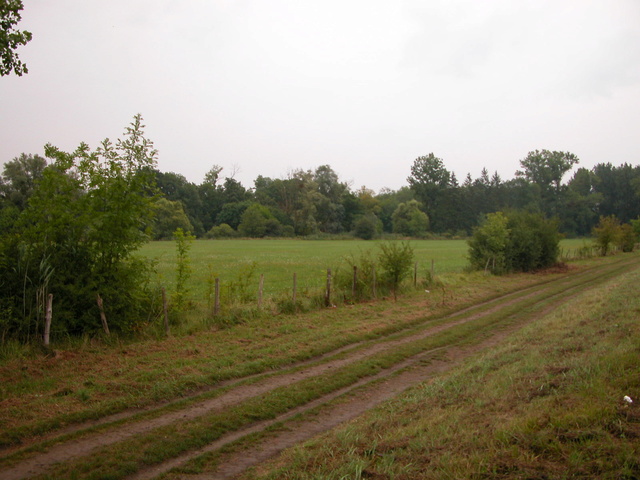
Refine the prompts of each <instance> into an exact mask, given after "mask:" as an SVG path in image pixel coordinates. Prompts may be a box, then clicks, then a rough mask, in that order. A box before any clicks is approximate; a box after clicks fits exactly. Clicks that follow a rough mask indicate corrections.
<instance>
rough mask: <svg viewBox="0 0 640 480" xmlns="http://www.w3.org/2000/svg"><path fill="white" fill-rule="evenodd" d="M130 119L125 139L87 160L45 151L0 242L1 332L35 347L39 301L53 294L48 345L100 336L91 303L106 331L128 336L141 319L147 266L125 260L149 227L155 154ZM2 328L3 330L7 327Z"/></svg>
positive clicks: (84, 153) (81, 150)
mask: <svg viewBox="0 0 640 480" xmlns="http://www.w3.org/2000/svg"><path fill="white" fill-rule="evenodd" d="M141 120H142V119H141V117H140V116H139V115H138V116H136V117H135V118H134V121H133V122H132V124H131V125H130V127H128V128H127V129H126V137H125V138H124V139H123V140H118V141H117V142H116V143H115V144H112V143H111V142H110V141H109V140H104V141H103V142H102V144H101V145H100V147H98V149H97V150H96V151H91V150H90V149H89V147H88V146H87V145H86V144H84V143H82V144H81V145H80V146H79V147H78V148H77V149H76V150H75V151H74V152H72V153H66V152H63V151H60V150H59V149H57V148H56V147H53V146H51V145H47V146H46V147H45V152H46V155H47V157H49V158H51V159H53V160H54V163H53V164H52V165H50V166H49V167H47V168H46V169H45V170H44V172H43V175H42V178H41V179H40V180H39V182H38V183H37V185H36V187H35V189H34V191H33V195H32V196H31V198H30V201H29V205H28V207H27V208H26V209H25V210H24V211H23V212H21V213H20V216H19V218H18V219H17V220H16V222H15V224H14V225H13V229H12V230H13V231H12V232H9V233H7V232H3V233H4V235H3V236H2V237H1V238H0V278H2V282H3V285H2V290H1V291H0V305H1V306H2V308H3V310H4V311H10V312H11V317H10V318H9V320H8V322H7V321H6V320H5V321H3V328H5V331H8V332H9V333H8V334H9V335H10V336H12V337H14V338H19V339H22V340H29V339H31V338H35V337H39V336H40V335H41V334H42V326H43V321H42V320H43V299H44V298H46V296H47V295H48V294H49V293H52V294H53V302H54V303H53V312H54V319H53V323H52V327H51V328H52V330H51V333H52V336H55V335H69V334H71V335H76V334H82V333H85V332H92V331H95V330H97V329H99V328H100V327H101V323H100V315H99V311H98V307H97V304H96V297H97V295H98V294H99V295H100V296H101V297H102V299H103V300H104V309H105V312H106V315H107V319H108V322H109V327H110V329H111V330H112V331H113V330H120V331H132V330H135V329H136V324H137V323H139V322H144V321H146V319H147V318H148V315H145V314H144V312H143V311H142V309H146V308H147V307H148V305H149V304H150V297H149V295H150V294H149V290H148V278H149V276H148V274H149V272H150V264H149V263H147V262H145V261H143V260H141V259H139V258H136V257H135V256H134V255H133V253H134V252H135V251H136V250H137V249H138V248H139V247H140V245H141V244H142V243H143V242H145V241H146V240H147V239H148V233H149V231H150V226H151V223H152V219H153V193H154V183H153V174H152V168H153V167H154V166H155V163H156V160H155V157H156V151H155V150H154V149H153V143H152V142H150V141H149V140H147V139H146V138H145V137H144V134H143V125H142V124H141ZM7 323H8V325H7Z"/></svg>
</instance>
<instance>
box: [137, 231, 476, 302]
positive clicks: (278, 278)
mask: <svg viewBox="0 0 640 480" xmlns="http://www.w3.org/2000/svg"><path fill="white" fill-rule="evenodd" d="M379 243H380V242H377V241H364V240H296V239H283V240H280V239H279V240H196V241H194V242H193V244H192V247H191V251H190V256H191V264H192V269H193V273H192V277H191V281H190V286H191V287H192V292H193V296H194V300H195V301H198V297H199V296H203V298H206V294H207V291H208V288H209V285H210V282H211V279H212V278H215V277H219V278H220V282H221V283H222V284H224V283H225V282H229V281H235V280H236V279H237V278H238V276H240V275H242V272H246V271H247V270H248V269H250V267H251V265H252V264H254V263H255V270H254V274H253V277H252V283H253V284H255V285H256V289H257V285H258V279H259V277H260V275H261V274H263V275H264V292H265V295H273V294H278V293H281V292H282V291H286V290H288V289H291V288H292V284H293V274H294V273H295V274H296V276H297V284H298V286H299V288H301V289H309V290H312V289H316V288H323V286H324V285H325V282H326V275H327V269H329V268H330V269H331V270H332V272H334V274H335V272H336V271H337V270H338V269H346V268H349V267H348V263H347V262H346V260H345V259H346V258H347V257H349V256H355V257H356V258H358V257H360V256H361V255H362V254H363V253H364V252H366V251H371V252H372V253H373V254H374V255H377V254H378V251H379V247H378V245H379ZM411 245H412V247H413V248H414V252H415V259H416V261H417V262H418V268H419V272H420V275H421V276H424V274H426V272H427V271H430V270H431V265H432V261H433V266H434V272H435V273H436V274H442V273H448V272H460V271H462V270H463V269H464V267H465V265H466V262H467V260H466V257H465V256H466V254H467V244H466V242H465V241H464V240H412V241H411ZM141 253H142V254H143V255H145V256H147V257H149V258H152V259H154V260H155V261H156V262H157V265H156V268H157V273H158V277H157V279H158V282H159V283H161V284H162V285H165V286H166V287H167V288H168V289H169V290H171V289H172V288H174V285H175V265H176V248H175V243H174V242H152V243H149V244H147V245H145V246H144V247H143V248H142V250H141Z"/></svg>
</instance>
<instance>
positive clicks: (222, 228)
mask: <svg viewBox="0 0 640 480" xmlns="http://www.w3.org/2000/svg"><path fill="white" fill-rule="evenodd" d="M237 236H238V232H236V231H235V230H234V229H233V228H232V227H231V226H230V225H229V224H226V223H222V224H220V225H218V226H215V227H211V230H209V231H208V232H207V235H206V237H207V238H232V237H237Z"/></svg>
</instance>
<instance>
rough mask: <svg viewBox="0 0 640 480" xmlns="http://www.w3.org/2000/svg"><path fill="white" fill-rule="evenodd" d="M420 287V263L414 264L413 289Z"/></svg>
mask: <svg viewBox="0 0 640 480" xmlns="http://www.w3.org/2000/svg"><path fill="white" fill-rule="evenodd" d="M417 286H418V262H416V263H414V264H413V288H416V287H417Z"/></svg>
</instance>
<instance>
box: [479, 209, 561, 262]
mask: <svg viewBox="0 0 640 480" xmlns="http://www.w3.org/2000/svg"><path fill="white" fill-rule="evenodd" d="M559 242H560V235H559V233H558V224H557V221H554V220H547V219H545V218H544V217H543V216H542V215H541V214H538V213H531V212H526V211H511V212H508V213H507V214H506V215H505V214H504V213H502V212H496V213H493V214H489V215H487V217H486V220H485V221H484V222H483V223H482V225H481V226H480V227H477V228H475V229H474V232H473V235H472V237H471V238H470V239H469V240H468V244H469V261H470V264H471V267H472V268H473V269H476V270H481V269H484V270H487V269H489V268H491V271H493V272H494V273H505V272H512V271H518V272H529V271H532V270H537V269H541V268H546V267H549V266H551V265H553V264H554V263H555V262H556V260H557V257H558V244H559Z"/></svg>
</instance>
